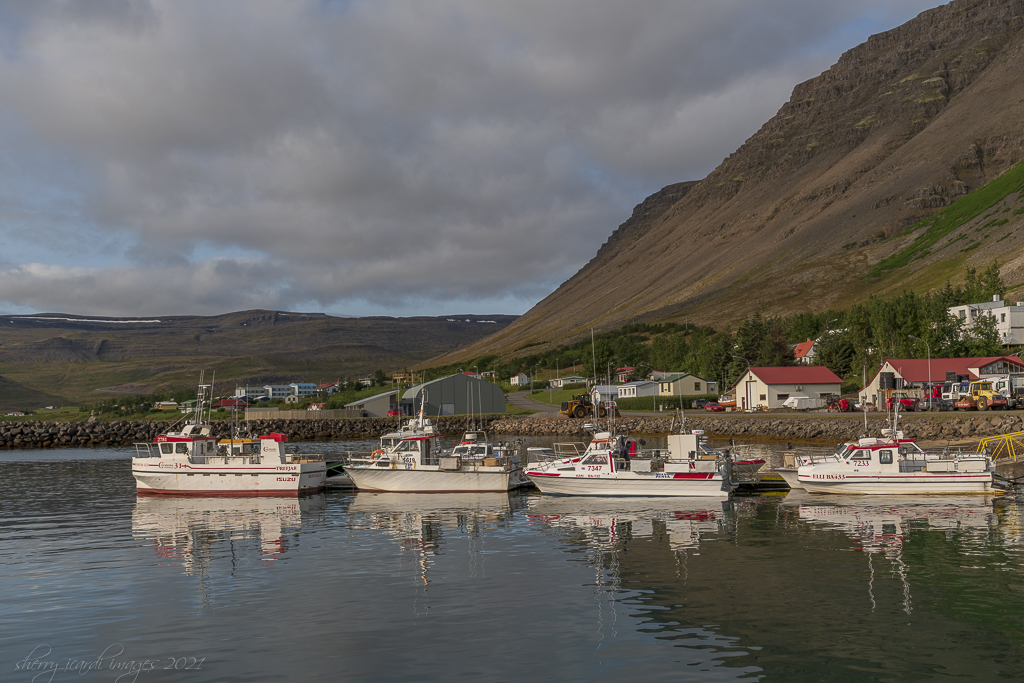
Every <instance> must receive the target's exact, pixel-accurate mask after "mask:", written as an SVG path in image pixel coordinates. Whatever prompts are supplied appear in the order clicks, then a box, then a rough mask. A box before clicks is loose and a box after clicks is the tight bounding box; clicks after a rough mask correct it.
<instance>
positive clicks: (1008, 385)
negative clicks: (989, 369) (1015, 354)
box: [992, 375, 1024, 408]
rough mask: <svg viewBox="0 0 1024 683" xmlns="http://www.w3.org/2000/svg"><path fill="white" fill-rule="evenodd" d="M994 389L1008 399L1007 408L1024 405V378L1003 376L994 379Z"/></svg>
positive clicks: (1020, 376)
mask: <svg viewBox="0 0 1024 683" xmlns="http://www.w3.org/2000/svg"><path fill="white" fill-rule="evenodd" d="M992 388H993V389H995V390H996V391H998V392H999V393H1000V394H1001V395H1002V397H1003V398H1005V399H1006V407H1007V408H1017V407H1019V406H1021V405H1024V376H1022V375H1003V376H1002V377H994V378H992Z"/></svg>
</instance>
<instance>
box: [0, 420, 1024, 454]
mask: <svg viewBox="0 0 1024 683" xmlns="http://www.w3.org/2000/svg"><path fill="white" fill-rule="evenodd" d="M433 421H434V424H436V425H437V426H438V428H439V430H440V432H441V433H442V434H445V435H447V436H456V435H458V434H459V433H460V432H462V431H464V430H465V428H466V419H465V418H464V417H458V418H454V417H452V418H446V417H442V418H439V419H438V418H435V419H434V420H433ZM601 422H602V424H603V421H601ZM172 424H173V423H171V422H127V421H121V422H93V423H81V422H70V423H59V422H7V423H0V448H6V449H11V448H75V447H83V446H124V445H130V444H132V443H135V442H140V441H152V440H153V438H154V437H156V435H158V434H161V433H163V432H166V431H167V430H168V429H169V428H170V427H171V426H172ZM477 424H478V426H479V428H481V429H484V430H487V431H488V432H490V433H491V434H503V435H511V436H564V437H573V438H574V440H575V439H581V438H584V437H585V436H586V432H585V430H584V429H583V425H584V422H583V421H582V420H568V419H556V418H555V419H553V418H531V417H513V416H490V417H485V418H483V420H480V419H478V420H477ZM617 425H618V426H619V428H620V429H621V430H622V431H625V432H628V433H630V434H642V435H659V434H668V433H671V432H674V431H678V429H679V423H678V420H672V419H670V418H650V417H625V418H619V419H618V420H617ZM397 426H398V420H397V419H396V418H393V417H392V418H366V419H353V420H253V421H250V422H243V423H241V424H240V431H248V432H250V433H253V434H268V433H270V432H280V433H282V434H286V435H288V438H289V440H291V441H312V440H317V441H325V440H331V439H375V438H377V437H379V436H380V435H381V434H383V433H385V432H389V431H393V430H394V429H396V427H397ZM884 426H885V420H884V416H881V415H872V416H869V417H868V428H867V429H866V430H865V428H864V418H863V417H862V416H857V415H829V416H822V417H816V416H812V415H801V416H795V417H790V416H784V417H776V416H772V415H750V416H742V417H741V416H728V417H716V416H707V417H704V416H701V417H687V418H686V428H687V429H688V430H690V429H703V430H704V431H705V432H706V433H707V434H708V435H709V436H719V437H734V438H737V439H744V438H746V439H750V438H768V439H780V440H792V441H822V442H835V441H844V440H847V439H853V438H856V437H857V436H859V435H861V434H864V433H865V432H867V433H869V434H877V433H878V431H879V430H880V429H882V428H883V427H884ZM900 427H901V428H902V429H903V431H904V433H906V435H907V436H908V437H912V438H916V439H920V440H933V441H947V440H948V441H963V440H969V439H977V438H981V437H984V436H993V435H996V434H1006V433H1009V432H1017V431H1022V430H1024V419H1022V417H1021V416H1020V415H1017V414H1015V413H1007V414H1004V413H987V414H979V413H968V414H964V415H961V414H955V415H953V414H949V413H943V414H939V415H908V416H906V418H905V419H903V420H902V421H901V422H900ZM213 429H214V434H215V435H216V436H220V437H226V436H229V435H230V433H231V423H230V422H229V421H226V420H221V421H214V423H213Z"/></svg>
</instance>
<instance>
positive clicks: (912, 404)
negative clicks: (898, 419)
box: [886, 391, 918, 410]
mask: <svg viewBox="0 0 1024 683" xmlns="http://www.w3.org/2000/svg"><path fill="white" fill-rule="evenodd" d="M896 401H899V403H900V407H901V408H902V409H903V410H915V409H917V401H918V400H917V399H916V398H913V397H911V396H908V395H907V393H906V392H905V391H904V392H900V393H897V394H893V395H892V396H890V397H889V398H888V399H886V403H887V406H886V407H887V408H888V409H889V410H892V407H893V404H894V403H895V402H896Z"/></svg>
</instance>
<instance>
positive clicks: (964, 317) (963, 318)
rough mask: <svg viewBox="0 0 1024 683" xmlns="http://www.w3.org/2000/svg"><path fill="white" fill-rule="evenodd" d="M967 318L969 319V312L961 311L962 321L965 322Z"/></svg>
mask: <svg viewBox="0 0 1024 683" xmlns="http://www.w3.org/2000/svg"><path fill="white" fill-rule="evenodd" d="M966 318H967V311H964V310H961V311H960V319H961V320H965V319H966Z"/></svg>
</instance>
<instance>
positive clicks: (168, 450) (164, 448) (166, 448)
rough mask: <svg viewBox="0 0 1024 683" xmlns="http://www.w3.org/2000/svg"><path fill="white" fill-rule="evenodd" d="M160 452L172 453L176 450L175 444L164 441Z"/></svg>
mask: <svg viewBox="0 0 1024 683" xmlns="http://www.w3.org/2000/svg"><path fill="white" fill-rule="evenodd" d="M160 452H161V453H163V454H164V455H170V454H171V453H173V452H174V444H169V443H162V444H160Z"/></svg>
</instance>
